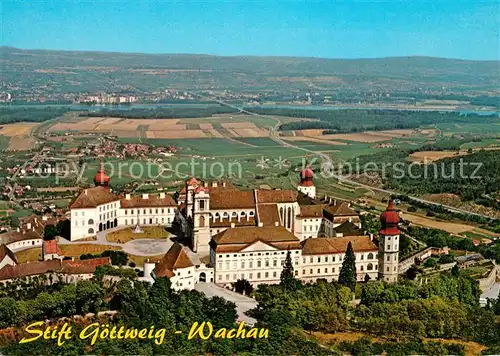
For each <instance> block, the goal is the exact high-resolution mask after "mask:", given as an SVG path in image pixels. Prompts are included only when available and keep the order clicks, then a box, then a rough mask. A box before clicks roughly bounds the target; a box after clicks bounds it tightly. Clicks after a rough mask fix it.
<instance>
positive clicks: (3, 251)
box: [0, 245, 17, 263]
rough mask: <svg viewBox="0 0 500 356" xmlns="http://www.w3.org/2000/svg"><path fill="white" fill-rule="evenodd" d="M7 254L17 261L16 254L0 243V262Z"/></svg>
mask: <svg viewBox="0 0 500 356" xmlns="http://www.w3.org/2000/svg"><path fill="white" fill-rule="evenodd" d="M7 256H8V257H10V259H11V260H12V261H14V262H15V263H17V258H16V254H15V253H14V252H12V251H11V250H10V249H9V248H8V247H7V246H5V245H0V262H2V261H3V259H4V258H5V257H7Z"/></svg>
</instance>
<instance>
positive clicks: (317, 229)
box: [303, 225, 320, 232]
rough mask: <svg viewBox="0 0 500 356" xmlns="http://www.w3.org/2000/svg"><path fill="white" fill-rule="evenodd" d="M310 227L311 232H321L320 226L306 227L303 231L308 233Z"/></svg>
mask: <svg viewBox="0 0 500 356" xmlns="http://www.w3.org/2000/svg"><path fill="white" fill-rule="evenodd" d="M308 226H309V231H319V229H320V226H319V225H305V226H304V228H303V231H304V232H306V231H307V227H308Z"/></svg>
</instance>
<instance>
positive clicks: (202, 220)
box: [200, 215, 205, 227]
mask: <svg viewBox="0 0 500 356" xmlns="http://www.w3.org/2000/svg"><path fill="white" fill-rule="evenodd" d="M200 227H205V217H204V216H203V215H202V216H200Z"/></svg>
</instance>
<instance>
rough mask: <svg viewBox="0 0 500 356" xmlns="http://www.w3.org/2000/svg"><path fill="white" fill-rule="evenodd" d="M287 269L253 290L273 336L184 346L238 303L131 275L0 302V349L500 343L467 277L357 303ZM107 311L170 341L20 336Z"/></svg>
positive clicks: (315, 351) (154, 350) (253, 349)
mask: <svg viewBox="0 0 500 356" xmlns="http://www.w3.org/2000/svg"><path fill="white" fill-rule="evenodd" d="M290 268H291V275H290V278H292V279H293V280H288V279H284V278H283V277H282V282H281V283H280V284H278V285H260V286H259V287H258V288H257V290H255V291H254V296H255V299H256V300H257V302H258V307H257V309H254V310H253V311H251V315H252V316H253V317H255V318H256V319H257V324H256V325H255V326H256V327H259V328H267V329H269V337H268V338H266V339H212V338H210V339H208V340H201V339H196V340H187V337H186V334H187V332H188V331H189V329H190V328H191V325H192V324H193V323H194V322H203V321H211V322H212V323H213V325H214V328H215V329H218V328H222V327H224V328H227V329H230V328H235V325H236V310H235V305H234V304H233V303H231V302H228V301H226V300H224V299H221V298H219V297H214V298H207V297H206V296H205V295H203V294H201V293H199V292H196V291H181V292H175V291H173V290H172V289H171V286H170V281H169V280H168V279H166V278H159V279H157V280H156V281H155V283H154V284H153V285H150V284H148V283H145V282H139V281H133V280H130V279H127V278H123V279H121V280H120V281H118V282H114V283H112V284H111V285H109V284H106V283H103V280H102V277H97V276H96V277H94V278H93V279H92V280H88V281H80V282H78V283H77V284H76V285H73V284H70V285H64V284H58V285H55V286H47V285H45V284H44V283H42V281H40V282H39V283H38V284H36V285H35V286H33V287H32V288H27V290H28V291H27V292H26V293H25V294H22V293H20V294H18V296H17V298H16V299H14V298H12V297H3V298H0V327H2V328H4V327H7V326H15V328H16V330H15V332H14V333H10V332H8V333H0V349H1V350H2V352H3V353H4V354H7V355H29V354H43V355H48V354H50V355H80V354H100V355H110V354H114V355H121V354H134V355H153V354H164V355H165V354H171V355H195V354H218V355H230V354H236V353H237V354H242V355H290V354H296V355H341V354H342V353H345V352H350V353H351V354H353V355H364V354H366V352H365V351H363V350H366V349H367V348H369V349H371V350H377V352H376V353H378V354H382V353H384V352H386V353H387V354H388V355H405V354H432V355H446V354H454V355H464V354H465V351H464V347H463V345H460V344H458V343H457V342H453V341H452V342H451V343H446V344H445V343H441V342H439V341H433V340H432V338H448V339H454V340H455V341H458V340H471V341H476V342H479V343H481V344H484V345H487V346H488V347H489V351H491V352H494V351H495V350H498V347H499V346H500V328H498V327H495V326H497V324H496V321H495V313H497V314H498V313H500V305H499V304H500V303H499V302H498V301H493V302H492V303H491V304H490V306H488V308H481V307H479V305H478V300H479V293H480V292H479V288H478V285H477V282H475V281H473V280H472V279H470V278H468V277H466V276H461V275H458V276H457V275H455V276H453V275H451V274H443V275H441V276H440V277H437V278H435V279H432V280H430V281H429V283H427V284H424V285H419V284H417V283H415V282H413V281H406V282H400V283H396V284H391V285H387V284H385V283H383V282H369V283H366V284H363V285H362V287H361V292H360V293H361V295H360V297H361V304H360V306H358V307H356V306H355V305H354V304H353V303H352V302H351V300H352V294H351V293H352V292H351V290H350V289H349V288H348V287H346V286H344V285H341V284H338V283H336V282H333V283H327V282H324V281H318V282H317V283H314V284H303V283H301V282H300V281H298V280H294V277H293V267H292V266H291V264H290ZM284 270H285V268H284ZM282 276H283V275H282ZM25 284H27V286H28V285H29V283H25ZM100 310H116V311H118V314H117V315H116V317H115V318H114V319H113V320H109V319H101V320H100V322H101V323H106V324H109V327H110V328H111V327H113V326H115V325H116V326H120V325H125V326H126V327H136V328H150V327H151V325H155V326H156V327H157V328H160V327H165V328H166V329H167V333H166V337H165V339H164V342H163V343H161V344H159V345H158V344H156V343H155V342H154V340H147V339H146V340H126V341H119V340H110V339H105V340H98V342H97V343H96V344H95V345H93V346H91V345H89V340H80V339H79V338H76V337H75V338H73V339H72V340H71V341H70V342H65V343H64V344H63V345H62V346H56V342H57V340H41V339H39V340H37V341H35V342H32V343H24V344H19V343H18V342H16V341H14V340H13V338H15V339H16V340H17V341H18V340H19V339H20V338H22V337H23V336H24V335H23V332H22V330H21V329H22V326H23V325H26V324H27V323H29V322H30V321H33V320H44V319H49V320H56V319H57V318H59V317H65V316H71V315H78V314H79V315H84V314H86V313H96V312H98V311H100ZM94 320H95V319H92V318H89V317H85V318H81V319H78V320H72V321H70V323H71V325H72V327H73V329H74V332H73V333H74V334H76V333H78V332H79V331H80V330H82V329H83V328H84V327H85V326H88V325H89V324H90V323H92V322H93V321H94ZM176 330H182V331H183V332H184V335H182V334H181V335H177V334H175V333H174V332H175V331H176ZM247 330H248V329H247ZM312 331H319V332H326V333H334V332H355V333H363V334H364V335H366V336H365V337H364V338H363V339H361V340H358V341H356V342H343V343H339V344H332V345H327V346H320V345H319V344H318V343H317V342H315V341H312V340H310V337H308V334H309V333H310V332H312ZM372 337H373V338H377V341H376V342H375V341H372V339H371V338H372ZM424 338H429V339H426V340H425V341H424Z"/></svg>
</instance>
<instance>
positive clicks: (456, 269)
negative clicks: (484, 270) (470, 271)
mask: <svg viewBox="0 0 500 356" xmlns="http://www.w3.org/2000/svg"><path fill="white" fill-rule="evenodd" d="M451 275H452V276H454V277H460V267H458V264H455V266H453V268H452V269H451Z"/></svg>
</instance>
